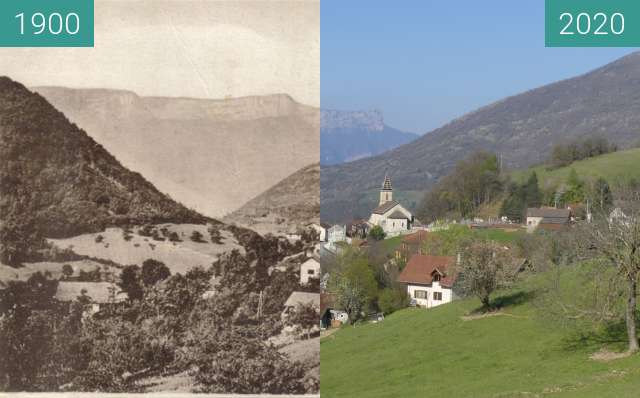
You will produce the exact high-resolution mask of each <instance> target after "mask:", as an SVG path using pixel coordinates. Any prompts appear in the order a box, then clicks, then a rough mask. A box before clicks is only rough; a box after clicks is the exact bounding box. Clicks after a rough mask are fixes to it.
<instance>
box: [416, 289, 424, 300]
mask: <svg viewBox="0 0 640 398" xmlns="http://www.w3.org/2000/svg"><path fill="white" fill-rule="evenodd" d="M413 298H417V299H426V298H427V291H426V290H416V291H414V292H413Z"/></svg>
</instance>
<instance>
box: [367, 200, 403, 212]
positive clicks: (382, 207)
mask: <svg viewBox="0 0 640 398" xmlns="http://www.w3.org/2000/svg"><path fill="white" fill-rule="evenodd" d="M399 204H400V203H398V202H396V201H395V200H390V201H388V202H384V203H383V204H381V205H380V206H378V207H376V208H375V209H373V211H372V213H373V214H384V213H386V212H388V211H389V210H391V209H393V208H394V207H396V206H397V205H399Z"/></svg>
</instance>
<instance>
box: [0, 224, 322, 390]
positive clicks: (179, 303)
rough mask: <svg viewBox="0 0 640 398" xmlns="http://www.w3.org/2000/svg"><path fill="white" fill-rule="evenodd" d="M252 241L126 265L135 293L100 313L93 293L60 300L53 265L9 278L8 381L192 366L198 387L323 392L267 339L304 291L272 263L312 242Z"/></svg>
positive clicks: (93, 381) (0, 318)
mask: <svg viewBox="0 0 640 398" xmlns="http://www.w3.org/2000/svg"><path fill="white" fill-rule="evenodd" d="M249 239H250V240H251V241H252V242H253V243H254V245H252V246H247V252H246V253H245V254H242V253H240V252H239V251H237V250H236V251H233V252H231V253H228V254H226V255H223V256H221V257H220V258H219V260H218V261H217V262H216V263H215V264H213V265H212V266H211V267H210V268H208V269H204V268H194V269H192V270H190V271H188V272H187V273H186V274H184V275H183V274H171V272H170V270H169V268H168V267H167V266H166V265H165V264H163V263H161V262H159V261H156V260H147V261H145V262H144V263H143V264H142V266H141V267H138V266H135V265H132V266H127V267H124V268H123V269H122V272H121V275H120V279H119V282H118V284H119V287H120V289H121V290H122V291H124V292H126V293H127V294H128V299H127V301H125V302H123V303H119V304H117V303H114V304H112V305H109V306H107V307H106V308H105V309H104V310H103V311H100V312H99V313H98V314H96V315H95V316H87V315H86V309H87V306H88V305H89V303H91V298H90V297H89V296H88V295H86V294H82V295H81V296H79V297H78V298H77V299H76V300H75V301H74V302H72V303H71V304H68V303H61V302H58V301H57V300H55V293H56V290H57V283H58V282H57V281H55V280H51V279H50V278H48V277H46V276H45V275H42V274H34V275H33V276H32V277H31V278H30V279H29V280H27V281H25V282H18V281H11V282H9V283H8V286H7V288H6V289H4V290H3V291H2V294H0V313H1V315H0V336H1V337H2V338H0V352H2V355H3V360H2V361H0V390H2V391H48V392H50V391H102V392H140V391H142V389H143V388H142V387H141V386H140V384H139V383H138V381H139V380H140V379H142V378H144V377H147V376H150V375H156V376H157V375H172V374H176V373H179V372H183V371H185V370H190V371H189V372H190V374H191V376H192V377H193V379H194V382H195V386H194V388H195V391H199V392H208V393H247V394H248V393H252V394H255V393H271V394H300V393H305V392H317V389H318V380H315V379H313V378H308V377H305V373H306V368H305V366H304V365H303V364H301V363H298V362H291V361H290V360H289V359H288V358H287V357H285V356H284V355H283V354H281V353H280V352H279V351H278V350H277V349H276V348H275V347H274V346H273V345H271V344H268V343H267V340H268V338H269V337H271V336H274V335H276V334H278V333H280V331H281V330H282V328H283V327H284V323H283V322H282V321H281V320H280V313H281V311H282V309H283V306H284V303H285V301H286V299H287V298H288V296H289V295H290V294H291V292H293V291H294V290H301V289H303V288H302V287H301V286H299V281H298V277H297V276H296V274H295V273H291V272H278V271H274V272H272V273H270V272H269V267H270V266H271V265H273V264H274V263H277V262H278V261H281V260H282V259H284V258H285V257H287V256H290V255H292V254H295V253H299V252H300V250H302V251H303V252H304V251H305V249H309V248H311V247H312V242H311V241H308V242H303V243H301V244H302V245H303V246H302V247H300V245H285V244H284V243H282V242H281V239H278V238H275V237H265V238H259V236H256V235H252V236H251V237H250V238H249ZM305 245H306V246H305ZM212 280H215V287H213V286H212ZM313 288H314V289H316V290H315V291H317V288H318V287H317V286H315V287H306V288H305V289H313ZM212 289H214V291H215V293H214V294H213V295H205V292H207V291H210V290H212ZM315 319H316V320H317V319H318V314H317V313H316V317H315Z"/></svg>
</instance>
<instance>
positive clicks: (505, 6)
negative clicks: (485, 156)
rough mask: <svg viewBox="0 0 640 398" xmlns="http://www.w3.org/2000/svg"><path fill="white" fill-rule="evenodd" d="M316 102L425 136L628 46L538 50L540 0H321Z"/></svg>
mask: <svg viewBox="0 0 640 398" xmlns="http://www.w3.org/2000/svg"><path fill="white" fill-rule="evenodd" d="M321 18H322V25H321V37H322V60H321V68H322V81H321V93H322V98H321V103H322V107H323V108H333V109H343V110H360V109H371V108H377V109H380V110H382V111H383V113H384V116H385V120H386V122H387V124H389V125H391V126H393V127H396V128H401V129H405V130H409V131H413V132H417V133H424V132H427V131H429V130H431V129H433V128H436V127H439V126H441V125H442V124H444V123H445V122H447V121H449V120H451V119H453V118H455V117H457V116H461V115H462V114H464V113H466V112H468V111H471V110H474V109H477V108H478V107H480V106H483V105H486V104H488V103H490V102H493V101H496V100H499V99H501V98H503V97H505V96H508V95H513V94H518V93H520V92H522V91H524V90H528V89H531V88H535V87H538V86H540V85H543V84H546V83H551V82H554V81H557V80H560V79H564V78H567V77H572V76H574V75H577V74H581V73H584V72H587V71H589V70H591V69H592V68H594V67H598V66H600V65H603V64H606V63H607V62H610V61H612V60H614V59H616V58H618V57H620V56H622V55H625V54H627V53H629V52H630V51H631V50H629V49H615V48H612V49H602V48H576V49H569V48H548V49H547V48H545V47H544V1H543V0H535V1H534V0H527V1H515V0H490V1H478V0H446V1H443V0H413V1H411V0H404V1H383V0H349V1H344V0H322V5H321Z"/></svg>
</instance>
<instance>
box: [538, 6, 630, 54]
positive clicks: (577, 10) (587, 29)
mask: <svg viewBox="0 0 640 398" xmlns="http://www.w3.org/2000/svg"><path fill="white" fill-rule="evenodd" d="M545 44H546V46H547V47H638V46H640V0H545Z"/></svg>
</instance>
